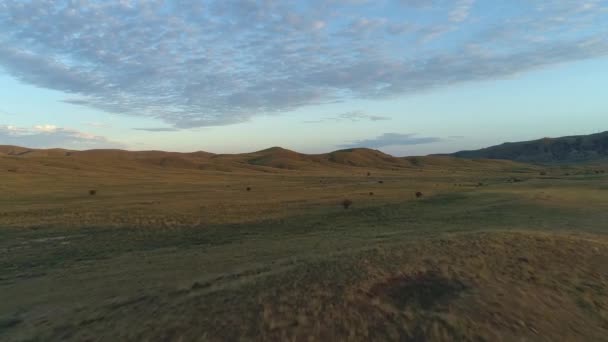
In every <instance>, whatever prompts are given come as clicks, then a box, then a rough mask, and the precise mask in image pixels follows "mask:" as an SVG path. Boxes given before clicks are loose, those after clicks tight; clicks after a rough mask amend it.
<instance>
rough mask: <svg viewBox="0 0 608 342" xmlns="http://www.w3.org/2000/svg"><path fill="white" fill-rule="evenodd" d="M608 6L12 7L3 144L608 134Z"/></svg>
mask: <svg viewBox="0 0 608 342" xmlns="http://www.w3.org/2000/svg"><path fill="white" fill-rule="evenodd" d="M606 89H608V0H576V1H575V0H561V1H558V0H544V1H541V0H509V1H495V0H493V1H490V0H451V1H448V0H310V1H302V0H282V1H280V0H259V1H255V0H198V1H195V0H181V1H180V0H174V1H169V0H0V144H4V145H7V144H8V145H20V146H27V147H32V148H48V147H64V148H71V149H92V148H122V149H128V150H151V149H156V150H169V151H198V150H204V151H209V152H214V153H240V152H251V151H255V150H260V149H264V148H268V147H271V146H281V147H284V148H289V149H293V150H296V151H299V152H305V153H323V152H329V151H332V150H336V149H342V148H351V147H369V148H374V149H379V150H381V151H384V152H387V153H390V154H393V155H397V156H406V155H425V154H431V153H449V152H455V151H458V150H465V149H477V148H481V147H486V146H490V145H495V144H500V143H503V142H508V141H521V140H530V139H536V138H542V137H557V136H564V135H577V134H591V133H598V132H602V131H606V130H608V100H607V98H606V94H607V91H606Z"/></svg>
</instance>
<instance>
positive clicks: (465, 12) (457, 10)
mask: <svg viewBox="0 0 608 342" xmlns="http://www.w3.org/2000/svg"><path fill="white" fill-rule="evenodd" d="M474 4H475V0H458V1H456V6H455V7H454V9H452V11H450V14H449V18H450V21H453V22H457V23H459V22H462V21H465V20H466V19H467V18H468V17H469V14H470V12H471V8H472V7H473V5H474Z"/></svg>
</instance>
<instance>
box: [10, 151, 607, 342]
mask: <svg viewBox="0 0 608 342" xmlns="http://www.w3.org/2000/svg"><path fill="white" fill-rule="evenodd" d="M49 160H50V161H49ZM42 162H44V163H47V164H51V165H50V166H48V165H47V166H46V167H43V166H44V165H43V166H41V164H40V163H42ZM2 163H6V165H8V167H9V168H12V167H13V166H11V165H13V164H10V163H17V162H15V159H14V158H13V157H10V158H8V157H7V159H6V160H5V159H2V158H0V164H2ZM18 163H20V164H19V168H18V169H16V170H15V168H13V171H10V172H7V173H6V177H5V178H6V179H7V181H6V182H3V183H1V184H0V191H2V193H3V195H4V196H2V197H1V198H0V209H1V213H0V226H1V227H2V228H1V229H0V270H1V272H0V339H1V340H9V341H11V340H79V341H80V340H98V339H102V340H109V341H112V340H117V339H120V340H124V339H131V340H163V339H164V340H184V341H185V340H239V339H240V340H256V339H263V340H308V339H309V338H312V339H316V340H345V339H351V340H385V339H390V340H398V339H405V340H408V339H409V340H446V341H447V340H488V341H493V340H501V339H502V340H521V339H527V340H586V341H589V340H593V341H601V340H607V338H606V336H608V235H606V232H607V231H608V227H607V225H608V210H607V209H608V192H607V191H608V177H606V175H605V173H599V172H598V173H596V172H590V170H588V169H586V168H582V167H579V168H577V167H571V168H565V167H560V168H539V167H536V166H529V165H524V164H514V163H512V164H511V163H503V162H490V161H487V162H486V161H484V162H475V163H476V164H470V163H465V162H462V164H461V163H460V162H458V161H454V160H449V159H445V160H441V159H439V160H438V159H427V160H425V159H424V158H423V159H420V160H418V161H417V162H416V163H413V164H408V165H405V166H402V165H399V167H396V168H385V169H374V168H364V167H360V166H359V167H355V166H348V167H339V168H329V167H325V166H324V167H323V168H317V169H311V170H286V169H271V168H269V169H253V170H243V169H236V170H233V171H231V172H227V171H218V170H200V169H196V170H193V169H188V168H151V167H141V166H140V165H135V164H133V169H132V170H130V171H129V170H126V169H122V170H117V169H116V168H115V167H113V166H112V165H109V166H108V165H105V166H104V165H103V163H100V164H95V167H89V166H88V165H87V163H83V164H70V163H68V162H64V161H57V160H56V159H47V158H46V157H44V158H41V159H30V160H21V161H18ZM9 164H10V165H9ZM66 168H69V170H70V171H66ZM368 173H369V175H368ZM541 173H542V174H541ZM247 187H249V188H250V189H249V191H247ZM90 189H96V190H97V191H98V192H97V194H96V195H94V196H92V195H89V193H88V191H89V190H90ZM416 191H421V192H423V193H424V196H423V197H422V198H420V199H417V198H416V197H415V196H414V193H415V192H416ZM370 193H373V194H370ZM344 198H349V199H351V200H352V201H353V206H352V207H351V208H350V209H348V210H345V209H343V208H341V207H340V206H339V202H340V201H341V200H342V199H344Z"/></svg>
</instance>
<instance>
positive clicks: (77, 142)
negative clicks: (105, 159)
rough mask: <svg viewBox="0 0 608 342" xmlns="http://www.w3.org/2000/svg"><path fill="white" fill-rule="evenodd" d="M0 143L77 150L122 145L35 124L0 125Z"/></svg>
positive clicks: (70, 130)
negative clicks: (27, 125)
mask: <svg viewBox="0 0 608 342" xmlns="http://www.w3.org/2000/svg"><path fill="white" fill-rule="evenodd" d="M0 144H2V145H16V146H23V147H31V148H54V147H57V146H63V147H66V148H73V149H79V150H80V149H83V150H84V149H92V148H122V147H124V146H123V145H122V144H120V143H117V142H113V141H110V140H108V139H106V138H104V137H101V136H97V135H92V134H88V133H84V132H80V131H77V130H73V129H68V128H61V127H57V126H54V125H36V126H34V127H28V128H24V127H16V126H9V125H0Z"/></svg>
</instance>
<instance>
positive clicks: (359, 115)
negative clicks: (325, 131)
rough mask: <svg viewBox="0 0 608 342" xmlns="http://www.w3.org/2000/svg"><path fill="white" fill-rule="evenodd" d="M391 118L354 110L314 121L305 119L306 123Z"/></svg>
mask: <svg viewBox="0 0 608 342" xmlns="http://www.w3.org/2000/svg"><path fill="white" fill-rule="evenodd" d="M385 120H391V118H390V117H387V116H382V115H370V114H365V113H363V112H360V111H352V112H347V113H342V114H340V115H337V116H334V117H327V118H322V119H320V120H312V121H304V123H323V122H344V121H351V122H358V121H385Z"/></svg>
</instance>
